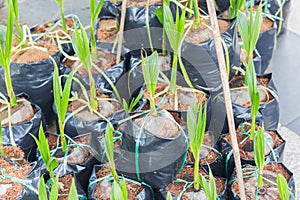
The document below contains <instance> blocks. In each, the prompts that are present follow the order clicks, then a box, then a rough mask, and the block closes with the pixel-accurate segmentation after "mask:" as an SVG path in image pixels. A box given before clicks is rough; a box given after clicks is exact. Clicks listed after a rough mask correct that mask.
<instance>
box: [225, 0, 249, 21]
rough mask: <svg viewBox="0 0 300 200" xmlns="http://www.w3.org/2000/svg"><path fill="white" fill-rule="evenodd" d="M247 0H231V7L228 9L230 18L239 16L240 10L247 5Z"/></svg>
mask: <svg viewBox="0 0 300 200" xmlns="http://www.w3.org/2000/svg"><path fill="white" fill-rule="evenodd" d="M245 1H246V0H230V7H229V10H228V18H229V19H233V18H235V17H236V16H237V14H238V11H239V10H241V9H242V8H243V7H244V6H245Z"/></svg>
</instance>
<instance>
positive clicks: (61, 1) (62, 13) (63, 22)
mask: <svg viewBox="0 0 300 200" xmlns="http://www.w3.org/2000/svg"><path fill="white" fill-rule="evenodd" d="M55 2H56V3H57V4H58V5H59V12H60V18H61V26H62V29H63V31H65V32H67V24H66V20H65V11H64V0H55Z"/></svg>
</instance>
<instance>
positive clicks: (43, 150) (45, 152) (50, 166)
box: [31, 124, 58, 179]
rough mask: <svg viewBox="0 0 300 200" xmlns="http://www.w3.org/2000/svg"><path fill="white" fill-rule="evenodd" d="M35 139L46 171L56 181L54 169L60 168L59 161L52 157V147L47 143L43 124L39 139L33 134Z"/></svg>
mask: <svg viewBox="0 0 300 200" xmlns="http://www.w3.org/2000/svg"><path fill="white" fill-rule="evenodd" d="M31 136H32V137H33V139H34V140H35V142H36V144H37V146H38V149H39V152H40V154H41V157H42V160H43V161H44V163H45V165H46V169H47V171H48V172H49V174H50V177H51V178H52V179H54V169H55V168H56V167H57V166H58V161H57V159H56V158H55V157H52V156H51V154H50V147H49V144H48V141H47V138H46V136H45V133H44V129H43V126H42V124H41V125H40V130H39V139H37V138H36V137H35V136H34V135H32V134H31Z"/></svg>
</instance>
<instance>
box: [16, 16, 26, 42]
mask: <svg viewBox="0 0 300 200" xmlns="http://www.w3.org/2000/svg"><path fill="white" fill-rule="evenodd" d="M16 29H17V32H18V35H19V37H20V38H19V42H21V41H23V39H24V34H23V31H22V28H21V25H20V23H19V22H18V21H17V22H16Z"/></svg>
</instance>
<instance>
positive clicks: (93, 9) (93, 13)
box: [90, 0, 104, 61]
mask: <svg viewBox="0 0 300 200" xmlns="http://www.w3.org/2000/svg"><path fill="white" fill-rule="evenodd" d="M103 4H104V0H100V1H99V3H98V4H97V6H96V0H90V38H91V46H92V47H91V48H92V58H93V60H94V61H96V60H97V59H98V54H97V49H96V38H95V28H94V26H95V21H96V19H97V17H98V15H99V13H100V12H101V10H102V7H103Z"/></svg>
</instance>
